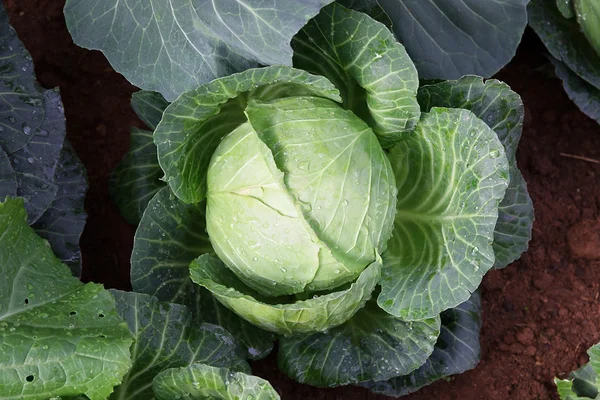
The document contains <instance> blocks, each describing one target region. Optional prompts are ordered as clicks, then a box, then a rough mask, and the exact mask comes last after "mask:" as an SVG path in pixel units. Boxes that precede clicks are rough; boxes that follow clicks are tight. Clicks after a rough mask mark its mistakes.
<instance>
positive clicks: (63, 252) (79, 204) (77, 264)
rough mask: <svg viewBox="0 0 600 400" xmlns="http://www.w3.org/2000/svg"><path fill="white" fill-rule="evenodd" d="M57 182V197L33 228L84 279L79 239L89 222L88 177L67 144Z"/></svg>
mask: <svg viewBox="0 0 600 400" xmlns="http://www.w3.org/2000/svg"><path fill="white" fill-rule="evenodd" d="M55 178H56V180H55V184H56V186H57V192H56V197H55V198H54V200H53V201H52V203H51V204H50V206H49V207H48V208H47V209H46V211H45V212H44V214H42V216H41V217H40V218H39V219H38V220H37V221H36V223H35V224H33V225H32V228H33V229H35V232H36V233H37V234H38V235H40V236H41V237H43V238H44V239H46V240H48V242H49V243H50V246H51V247H52V250H53V251H54V254H56V256H57V257H58V258H60V260H61V261H62V262H64V263H65V264H67V265H68V266H69V268H71V271H72V272H73V275H75V276H81V249H80V248H79V238H80V237H81V233H82V232H83V228H84V227H85V221H86V219H87V214H86V212H85V209H84V200H85V193H86V191H87V174H86V172H85V168H84V167H83V164H82V163H81V161H80V160H79V158H78V157H77V155H76V154H75V151H74V150H73V148H72V147H71V144H70V143H69V142H68V141H67V140H65V142H64V145H63V148H62V151H61V154H60V158H59V160H58V166H57V168H56V176H55Z"/></svg>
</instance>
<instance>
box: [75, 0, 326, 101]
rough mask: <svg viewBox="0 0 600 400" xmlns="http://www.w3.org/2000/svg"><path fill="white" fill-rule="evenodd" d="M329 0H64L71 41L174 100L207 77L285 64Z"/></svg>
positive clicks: (126, 74) (204, 80)
mask: <svg viewBox="0 0 600 400" xmlns="http://www.w3.org/2000/svg"><path fill="white" fill-rule="evenodd" d="M331 1H332V0H303V1H296V0H270V1H268V2H265V1H264V0H244V1H238V0H220V1H218V2H217V1H208V0H149V1H146V2H128V1H120V0H68V1H67V3H66V5H65V18H66V21H67V27H68V28H69V31H70V32H71V35H72V36H73V39H74V41H75V42H76V43H77V44H78V45H80V46H82V47H85V48H89V49H97V50H101V51H102V52H104V54H105V55H106V57H107V58H108V60H109V61H110V63H111V64H112V66H113V67H114V68H115V70H117V71H118V72H120V73H122V74H123V75H125V77H126V78H127V79H128V80H129V81H130V82H131V83H133V84H134V85H136V86H139V87H141V88H142V89H147V90H153V91H157V92H159V93H161V94H162V95H163V96H164V97H165V98H166V99H167V100H169V101H172V100H174V99H175V98H177V96H179V95H180V94H181V93H183V92H186V91H188V90H191V89H194V88H196V87H198V86H199V85H202V84H204V83H207V82H209V81H211V80H213V79H216V78H220V77H223V76H227V75H230V74H232V73H235V72H240V71H244V70H246V69H248V68H252V67H256V66H258V64H263V65H270V64H283V65H291V63H292V49H291V47H290V40H291V38H292V36H293V35H294V34H296V32H298V31H299V30H300V29H301V28H302V27H303V26H304V25H305V24H306V23H307V22H308V20H309V19H311V18H312V17H314V16H315V15H317V13H318V12H319V10H320V9H321V7H323V6H324V5H326V4H328V3H330V2H331Z"/></svg>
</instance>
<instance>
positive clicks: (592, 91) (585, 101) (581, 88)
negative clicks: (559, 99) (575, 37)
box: [550, 58, 600, 124]
mask: <svg viewBox="0 0 600 400" xmlns="http://www.w3.org/2000/svg"><path fill="white" fill-rule="evenodd" d="M550 61H551V62H552V64H554V71H555V72H556V76H558V77H559V78H560V79H561V80H562V83H563V87H564V88H565V92H567V95H568V96H569V98H570V99H571V100H572V101H573V103H575V104H576V105H577V107H579V109H580V110H581V112H583V113H584V114H585V115H587V116H588V117H590V118H591V119H593V120H594V121H596V122H597V123H599V124H600V89H599V88H596V87H594V86H592V85H590V84H589V83H587V82H586V81H584V80H583V79H581V78H580V77H579V76H577V74H575V73H574V72H573V71H571V70H570V69H569V67H567V66H566V65H565V64H564V63H562V62H560V61H558V60H556V59H554V58H550Z"/></svg>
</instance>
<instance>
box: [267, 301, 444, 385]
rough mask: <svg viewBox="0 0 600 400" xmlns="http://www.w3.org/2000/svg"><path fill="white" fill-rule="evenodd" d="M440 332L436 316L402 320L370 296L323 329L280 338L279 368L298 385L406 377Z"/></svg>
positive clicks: (425, 358) (431, 346)
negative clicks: (348, 316)
mask: <svg viewBox="0 0 600 400" xmlns="http://www.w3.org/2000/svg"><path fill="white" fill-rule="evenodd" d="M439 333H440V319H439V316H437V317H435V318H430V319H426V320H422V321H414V322H413V321H410V322H407V321H403V320H401V319H400V318H396V317H394V316H392V315H390V314H388V313H386V312H385V311H383V310H382V309H381V308H379V307H378V306H377V302H376V301H375V299H372V300H370V301H369V302H367V304H366V305H365V307H363V308H362V309H361V310H360V311H358V312H357V313H356V315H354V317H352V318H351V319H350V320H349V321H348V322H346V323H345V324H342V325H340V326H338V327H335V328H332V329H330V330H329V331H327V332H325V333H315V334H312V335H296V336H290V337H284V338H281V339H280V343H279V345H280V347H279V352H278V354H277V358H278V363H279V368H280V369H281V370H282V371H283V372H284V373H286V374H287V375H288V376H290V377H291V378H293V379H294V380H296V381H298V382H300V383H307V384H309V385H313V386H320V387H335V386H342V385H348V384H355V383H359V382H364V381H371V380H373V381H381V380H386V379H390V378H394V377H396V376H398V375H406V374H408V373H410V372H412V371H414V370H415V369H417V368H419V367H420V366H421V365H423V364H424V363H425V362H426V360H427V359H428V358H429V356H430V355H431V353H432V352H433V346H434V344H435V342H436V340H437V337H438V335H439Z"/></svg>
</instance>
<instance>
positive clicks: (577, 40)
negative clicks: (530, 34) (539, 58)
mask: <svg viewBox="0 0 600 400" xmlns="http://www.w3.org/2000/svg"><path fill="white" fill-rule="evenodd" d="M527 11H528V13H529V25H530V26H531V27H532V28H533V30H534V31H535V33H537V35H538V36H539V37H540V39H542V42H543V43H544V45H545V46H546V48H547V49H548V51H549V52H550V54H552V56H553V57H554V58H556V59H557V60H559V61H561V62H563V63H565V64H566V66H567V67H569V69H570V70H572V71H573V72H575V73H576V74H577V75H579V77H580V78H581V79H583V80H585V81H586V82H587V83H589V84H590V85H592V86H594V87H596V88H599V89H600V55H598V54H597V53H596V51H595V50H594V48H593V47H592V46H591V45H590V43H589V42H588V41H587V38H586V37H585V35H584V34H583V32H582V31H581V29H580V26H579V24H578V23H577V21H576V20H575V19H566V18H564V17H563V16H562V14H561V13H560V11H559V10H558V8H557V6H556V2H555V0H531V2H530V3H529V6H528V7H527Z"/></svg>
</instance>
